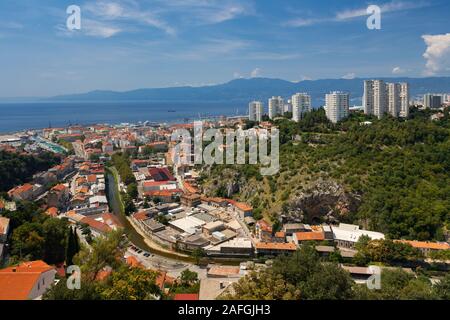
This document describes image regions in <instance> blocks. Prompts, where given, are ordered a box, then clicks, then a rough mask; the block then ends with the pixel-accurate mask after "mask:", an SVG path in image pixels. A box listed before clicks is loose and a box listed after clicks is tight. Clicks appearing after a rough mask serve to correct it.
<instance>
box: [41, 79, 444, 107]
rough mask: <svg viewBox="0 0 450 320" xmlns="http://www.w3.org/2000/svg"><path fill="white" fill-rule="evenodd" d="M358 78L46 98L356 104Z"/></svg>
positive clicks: (435, 83)
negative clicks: (342, 98) (307, 98)
mask: <svg viewBox="0 0 450 320" xmlns="http://www.w3.org/2000/svg"><path fill="white" fill-rule="evenodd" d="M378 79H382V80H385V81H387V82H408V83H409V84H410V90H411V96H412V97H415V96H419V95H422V94H425V93H429V92H435V93H450V77H427V78H378ZM364 80H367V79H365V78H355V79H322V80H304V81H300V82H291V81H286V80H281V79H270V78H250V79H235V80H232V81H229V82H227V83H223V84H218V85H210V86H203V87H190V86H184V87H172V88H150V89H137V90H132V91H124V92H117V91H105V90H96V91H91V92H87V93H82V94H72V95H61V96H56V97H50V98H46V99H43V100H44V101H66V102H67V101H169V102H176V101H180V102H181V101H183V102H186V101H191V102H199V101H202V102H207V101H228V102H241V103H242V102H248V101H251V100H261V101H264V102H265V103H267V99H268V98H270V97H271V96H273V95H275V96H282V97H285V98H289V97H290V96H292V95H293V94H294V93H296V92H307V93H309V94H310V95H311V98H312V103H313V106H314V107H319V106H322V105H323V104H324V97H325V94H326V93H328V92H330V91H344V92H348V93H350V96H351V99H352V104H353V105H360V104H361V98H362V95H363V81H364Z"/></svg>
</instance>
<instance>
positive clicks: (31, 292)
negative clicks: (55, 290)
mask: <svg viewBox="0 0 450 320" xmlns="http://www.w3.org/2000/svg"><path fill="white" fill-rule="evenodd" d="M55 274H56V270H55V268H53V267H51V266H49V265H48V264H46V263H45V262H44V261H41V260H38V261H31V262H24V263H22V264H20V265H18V266H15V267H8V268H6V269H2V270H0V300H38V299H40V298H41V296H42V295H43V294H44V293H45V292H46V291H47V290H48V289H49V288H50V287H51V286H52V285H53V283H54V281H55Z"/></svg>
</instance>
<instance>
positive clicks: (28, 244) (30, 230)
mask: <svg viewBox="0 0 450 320" xmlns="http://www.w3.org/2000/svg"><path fill="white" fill-rule="evenodd" d="M11 240H12V254H13V255H16V256H18V257H19V258H20V259H22V258H25V257H27V258H29V259H30V260H38V259H42V257H43V254H44V248H45V238H44V231H43V229H42V225H41V224H39V223H36V222H26V223H24V224H22V225H21V226H19V227H18V228H17V229H15V230H14V232H13V234H12V238H11Z"/></svg>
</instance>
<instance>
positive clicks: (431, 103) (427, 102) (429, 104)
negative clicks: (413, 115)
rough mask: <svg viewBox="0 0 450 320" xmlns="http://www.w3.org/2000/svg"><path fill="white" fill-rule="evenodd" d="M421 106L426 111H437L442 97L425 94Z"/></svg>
mask: <svg viewBox="0 0 450 320" xmlns="http://www.w3.org/2000/svg"><path fill="white" fill-rule="evenodd" d="M423 106H424V107H425V108H427V109H430V108H431V109H437V108H440V107H441V106H442V95H438V94H431V93H427V94H424V95H423Z"/></svg>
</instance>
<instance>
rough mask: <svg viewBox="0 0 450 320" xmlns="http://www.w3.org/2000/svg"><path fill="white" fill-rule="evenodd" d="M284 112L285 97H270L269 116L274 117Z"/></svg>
mask: <svg viewBox="0 0 450 320" xmlns="http://www.w3.org/2000/svg"><path fill="white" fill-rule="evenodd" d="M283 114H284V99H283V98H282V97H272V98H270V99H269V118H270V119H273V118H275V117H276V116H277V115H283Z"/></svg>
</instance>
